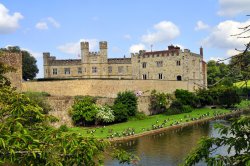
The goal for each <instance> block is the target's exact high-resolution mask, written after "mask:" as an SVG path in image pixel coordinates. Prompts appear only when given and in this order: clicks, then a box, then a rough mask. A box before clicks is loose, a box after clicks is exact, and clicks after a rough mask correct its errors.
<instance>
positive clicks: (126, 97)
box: [114, 91, 137, 116]
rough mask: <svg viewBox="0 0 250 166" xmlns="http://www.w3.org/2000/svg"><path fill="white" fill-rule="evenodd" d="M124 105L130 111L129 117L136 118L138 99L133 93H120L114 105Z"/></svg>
mask: <svg viewBox="0 0 250 166" xmlns="http://www.w3.org/2000/svg"><path fill="white" fill-rule="evenodd" d="M117 104H122V105H123V107H124V108H125V109H127V110H128V112H127V114H128V116H135V114H136V112H137V97H136V95H135V94H134V93H133V92H132V91H125V92H119V93H118V94H117V98H116V99H115V101H114V105H117Z"/></svg>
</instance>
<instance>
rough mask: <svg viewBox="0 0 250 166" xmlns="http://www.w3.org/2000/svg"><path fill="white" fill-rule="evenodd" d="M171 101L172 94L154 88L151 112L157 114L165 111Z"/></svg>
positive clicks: (151, 96)
mask: <svg viewBox="0 0 250 166" xmlns="http://www.w3.org/2000/svg"><path fill="white" fill-rule="evenodd" d="M170 101H171V96H170V95H169V94H166V93H163V92H162V93H161V92H156V90H153V91H152V92H151V94H150V106H149V107H150V112H151V114H157V113H160V112H164V111H166V109H167V106H168V105H169V103H170Z"/></svg>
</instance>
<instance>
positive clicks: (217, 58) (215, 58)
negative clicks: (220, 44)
mask: <svg viewBox="0 0 250 166" xmlns="http://www.w3.org/2000/svg"><path fill="white" fill-rule="evenodd" d="M221 59H222V58H221V57H210V59H209V60H213V61H219V60H221Z"/></svg>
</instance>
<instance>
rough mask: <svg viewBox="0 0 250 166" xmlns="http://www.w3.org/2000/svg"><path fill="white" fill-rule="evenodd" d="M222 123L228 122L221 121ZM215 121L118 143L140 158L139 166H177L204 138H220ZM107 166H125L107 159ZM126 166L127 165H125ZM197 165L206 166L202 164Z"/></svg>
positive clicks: (118, 145)
mask: <svg viewBox="0 0 250 166" xmlns="http://www.w3.org/2000/svg"><path fill="white" fill-rule="evenodd" d="M220 121H222V122H224V123H225V122H226V121H223V120H220ZM214 123H215V121H212V122H206V123H204V124H199V125H194V126H189V127H185V128H183V129H179V130H172V131H167V132H165V133H160V134H155V135H148V136H144V137H140V138H137V139H134V140H130V141H124V142H122V143H117V144H116V146H117V147H120V148H122V149H124V150H126V151H127V152H132V153H133V154H136V155H137V156H139V157H140V162H139V165H142V166H175V165H179V164H181V163H182V162H183V159H184V158H185V157H186V156H187V154H188V153H189V152H190V151H191V150H192V148H194V147H195V146H196V145H197V142H198V140H199V139H200V138H201V137H203V136H218V134H217V131H216V130H215V129H214V128H213V125H214ZM105 165H107V166H116V165H123V164H119V162H118V161H113V160H112V159H107V160H106V161H105ZM124 165H125V164H124ZM197 165H204V164H202V163H200V164H197Z"/></svg>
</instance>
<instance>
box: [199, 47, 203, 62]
mask: <svg viewBox="0 0 250 166" xmlns="http://www.w3.org/2000/svg"><path fill="white" fill-rule="evenodd" d="M200 55H201V57H202V59H203V48H202V46H201V47H200Z"/></svg>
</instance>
